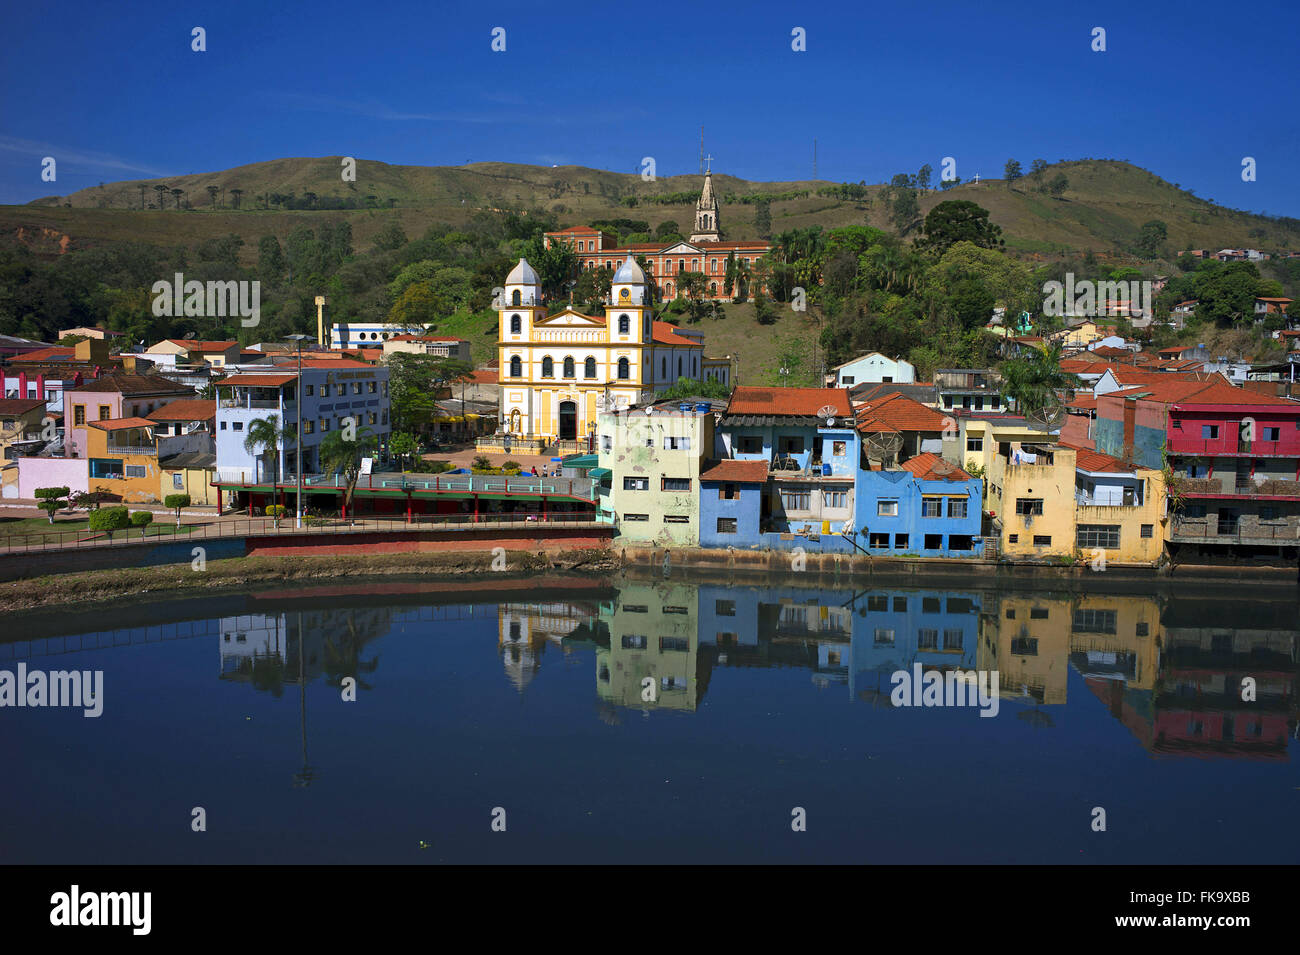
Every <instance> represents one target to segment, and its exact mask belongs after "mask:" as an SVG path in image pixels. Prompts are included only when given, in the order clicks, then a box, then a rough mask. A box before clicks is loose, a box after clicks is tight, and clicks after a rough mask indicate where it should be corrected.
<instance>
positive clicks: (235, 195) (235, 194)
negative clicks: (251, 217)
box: [230, 189, 244, 209]
mask: <svg viewBox="0 0 1300 955" xmlns="http://www.w3.org/2000/svg"><path fill="white" fill-rule="evenodd" d="M243 194H244V190H243V189H231V190H230V198H231V201H232V204H233V205H234V207H235V208H236V209H238V208H239V197H240V196H242V195H243Z"/></svg>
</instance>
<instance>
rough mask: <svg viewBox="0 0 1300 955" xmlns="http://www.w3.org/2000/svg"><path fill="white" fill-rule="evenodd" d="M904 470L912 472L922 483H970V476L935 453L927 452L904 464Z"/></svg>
mask: <svg viewBox="0 0 1300 955" xmlns="http://www.w3.org/2000/svg"><path fill="white" fill-rule="evenodd" d="M903 469H904V470H906V471H911V472H912V473H913V474H915V475H916V477H917V479H918V480H921V481H969V480H970V479H971V477H970V475H969V474H967V473H966V472H965V471H963V470H962V469H961V468H959V467H957V465H955V464H953V463H952V462H951V461H945V460H944V459H943V458H941V457H939V455H937V454H935V453H934V452H933V451H926V452H925V453H924V454H918V455H917V456H916V457H914V458H909V459H908V460H906V461H904V462H903Z"/></svg>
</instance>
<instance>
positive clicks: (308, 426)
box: [302, 418, 316, 434]
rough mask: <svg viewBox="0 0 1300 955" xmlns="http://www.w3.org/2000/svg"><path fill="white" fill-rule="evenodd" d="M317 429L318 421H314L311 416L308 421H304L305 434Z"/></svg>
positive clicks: (303, 430) (303, 431)
mask: <svg viewBox="0 0 1300 955" xmlns="http://www.w3.org/2000/svg"><path fill="white" fill-rule="evenodd" d="M315 430H316V422H314V421H312V420H311V418H308V419H307V420H306V421H304V422H303V423H302V433H303V434H311V433H312V432H314V431H315Z"/></svg>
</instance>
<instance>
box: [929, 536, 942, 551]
mask: <svg viewBox="0 0 1300 955" xmlns="http://www.w3.org/2000/svg"><path fill="white" fill-rule="evenodd" d="M925 549H926V550H943V535H942V534H926V535H925Z"/></svg>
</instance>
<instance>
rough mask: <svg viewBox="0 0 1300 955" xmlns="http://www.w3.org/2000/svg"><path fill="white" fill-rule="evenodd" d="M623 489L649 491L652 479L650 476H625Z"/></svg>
mask: <svg viewBox="0 0 1300 955" xmlns="http://www.w3.org/2000/svg"><path fill="white" fill-rule="evenodd" d="M623 490H625V491H648V490H650V479H649V478H648V477H625V478H623Z"/></svg>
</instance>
